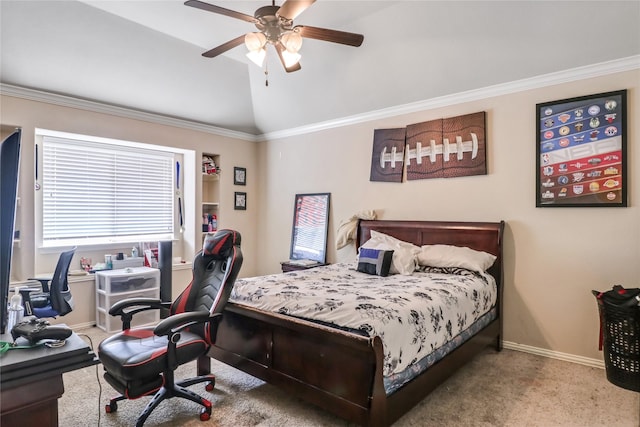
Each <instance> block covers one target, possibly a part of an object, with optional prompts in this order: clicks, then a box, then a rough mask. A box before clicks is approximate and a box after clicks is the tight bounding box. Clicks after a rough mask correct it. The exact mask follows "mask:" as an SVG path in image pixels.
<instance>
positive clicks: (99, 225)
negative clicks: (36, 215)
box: [40, 136, 174, 247]
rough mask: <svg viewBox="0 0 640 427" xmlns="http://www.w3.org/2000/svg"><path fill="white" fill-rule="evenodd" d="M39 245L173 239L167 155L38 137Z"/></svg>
mask: <svg viewBox="0 0 640 427" xmlns="http://www.w3.org/2000/svg"><path fill="white" fill-rule="evenodd" d="M42 142H43V153H42V154H43V155H42V188H41V190H40V191H42V244H43V246H45V247H46V246H60V245H64V244H75V245H82V244H101V243H114V242H137V241H144V240H156V239H171V238H173V228H174V221H173V212H174V191H173V176H174V175H173V173H174V170H173V164H174V157H173V154H172V153H168V152H162V151H155V150H147V149H141V148H129V147H125V146H122V145H115V144H108V143H99V142H92V141H80V140H73V139H66V138H59V137H51V136H44V137H43V140H42Z"/></svg>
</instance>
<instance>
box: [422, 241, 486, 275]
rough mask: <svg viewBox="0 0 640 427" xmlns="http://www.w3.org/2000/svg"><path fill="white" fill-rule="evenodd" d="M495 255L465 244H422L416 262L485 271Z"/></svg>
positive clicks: (432, 265)
mask: <svg viewBox="0 0 640 427" xmlns="http://www.w3.org/2000/svg"><path fill="white" fill-rule="evenodd" d="M495 260H496V256H495V255H492V254H490V253H487V252H482V251H476V250H473V249H471V248H467V247H466V246H451V245H424V246H422V247H421V248H420V252H419V253H418V264H420V265H426V266H429V267H459V268H466V269H467V270H473V271H479V272H483V271H486V270H487V269H488V268H489V267H491V266H492V265H493V263H494V261H495Z"/></svg>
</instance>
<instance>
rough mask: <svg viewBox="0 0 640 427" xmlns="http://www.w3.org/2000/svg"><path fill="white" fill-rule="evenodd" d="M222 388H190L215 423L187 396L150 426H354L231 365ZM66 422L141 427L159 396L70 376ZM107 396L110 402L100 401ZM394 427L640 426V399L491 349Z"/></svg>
mask: <svg viewBox="0 0 640 427" xmlns="http://www.w3.org/2000/svg"><path fill="white" fill-rule="evenodd" d="M77 332H78V333H79V334H80V336H81V337H83V338H84V339H87V340H89V338H90V339H91V341H92V343H93V346H94V347H97V345H98V343H99V342H100V341H101V340H102V339H104V338H105V337H106V336H107V335H106V334H105V333H104V332H102V331H101V330H99V329H97V328H89V329H84V330H80V331H77ZM212 372H213V373H214V374H215V375H216V387H215V390H214V391H212V392H207V391H205V390H204V385H203V384H198V385H194V386H192V387H190V388H191V389H192V390H194V391H195V392H196V393H199V394H203V395H204V396H205V397H207V398H208V399H209V400H210V401H211V402H212V403H213V413H212V417H211V419H210V420H209V421H206V422H202V421H200V420H199V418H198V414H199V406H198V405H196V404H195V403H192V402H190V401H187V400H184V399H177V398H174V399H170V400H168V401H165V402H162V403H161V404H160V405H159V407H158V408H156V410H155V411H154V412H153V413H152V414H151V416H150V417H149V418H148V420H147V422H146V423H145V426H163V427H173V426H202V427H209V426H216V427H253V426H261V427H285V426H296V427H297V426H304V427H307V426H308V427H320V426H337V427H347V426H349V427H350V426H351V424H349V423H347V422H345V421H344V420H341V419H339V418H336V417H334V416H333V415H331V414H329V413H327V412H325V411H323V410H321V409H318V408H316V407H315V406H312V405H309V404H307V403H305V402H303V401H301V400H299V399H297V398H296V397H295V396H292V395H289V394H287V393H284V392H282V391H280V390H279V389H278V388H276V387H273V386H271V385H269V384H266V383H264V382H263V381H261V380H258V379H256V378H254V377H252V376H250V375H247V374H245V373H243V372H241V371H238V370H236V369H234V368H232V367H230V366H227V365H225V364H223V363H220V362H217V361H215V360H213V361H212ZM194 374H195V362H194V363H190V364H187V365H184V366H181V367H180V368H179V369H178V371H177V376H176V377H177V378H182V377H187V376H192V375H194ZM63 379H64V385H65V393H64V395H63V396H62V398H61V399H60V400H59V424H60V426H61V427H72V426H102V427H107V426H132V425H134V424H135V419H136V417H137V416H138V414H139V413H140V412H141V411H142V409H143V408H144V406H145V405H146V403H147V402H148V401H149V399H150V398H149V397H144V398H140V399H137V400H133V401H122V402H119V403H118V411H117V412H115V413H111V414H106V413H105V412H104V406H105V404H106V403H107V402H108V400H109V398H110V397H113V396H115V395H116V394H117V393H115V392H114V390H113V389H112V388H111V387H110V386H109V385H108V384H107V383H106V382H105V381H104V379H103V378H102V367H101V366H100V365H97V366H94V367H89V368H84V369H80V370H77V371H74V372H69V373H66V374H64V376H63ZM99 399H100V400H99ZM393 426H394V427H417V426H438V427H443V426H444V427H448V426H451V427H454V426H455V427H459V426H463V427H464V426H468V427H472V426H473V427H475V426H504V427H509V426H514V427H519V426H531V427H554V426H558V427H560V426H562V427H573V426H575V427H596V426H607V427H610V426H613V427H640V393H636V392H632V391H628V390H625V389H622V388H620V387H617V386H615V385H612V384H611V383H609V382H608V381H607V380H606V376H605V371H604V370H602V369H598V368H592V367H587V366H583V365H578V364H574V363H569V362H565V361H559V360H555V359H550V358H545V357H541V356H536V355H531V354H527V353H522V352H518V351H513V350H503V351H502V352H499V353H498V352H496V351H494V350H493V349H490V348H488V349H487V350H486V351H485V352H484V353H482V354H480V355H479V356H478V357H476V358H475V359H474V360H473V361H472V362H471V363H470V364H468V365H466V366H465V367H464V368H462V369H461V370H459V371H458V372H457V373H456V374H455V375H454V376H453V377H451V378H450V379H449V380H448V381H447V382H445V383H444V384H443V385H441V386H440V387H439V388H438V389H436V390H435V391H434V392H433V393H431V394H430V395H429V396H427V397H426V398H425V399H424V400H422V401H421V402H420V403H419V404H418V405H416V406H415V407H414V408H413V409H412V410H411V411H410V412H409V413H407V414H406V415H405V416H403V417H402V418H401V419H400V420H398V421H397V422H396V423H395V424H394V425H393Z"/></svg>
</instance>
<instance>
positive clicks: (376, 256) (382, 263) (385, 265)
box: [358, 248, 393, 277]
mask: <svg viewBox="0 0 640 427" xmlns="http://www.w3.org/2000/svg"><path fill="white" fill-rule="evenodd" d="M392 257H393V251H390V250H383V249H368V248H360V253H359V254H358V271H360V272H362V273H367V274H375V275H377V276H382V277H385V276H388V275H389V268H391V258H392Z"/></svg>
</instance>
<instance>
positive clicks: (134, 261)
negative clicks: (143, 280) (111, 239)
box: [111, 256, 144, 270]
mask: <svg viewBox="0 0 640 427" xmlns="http://www.w3.org/2000/svg"><path fill="white" fill-rule="evenodd" d="M111 263H112V264H113V269H114V270H118V269H121V268H127V267H130V268H133V267H144V258H142V257H141V256H139V257H134V258H132V257H129V258H125V259H115V258H113V260H112V261H111Z"/></svg>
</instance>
